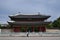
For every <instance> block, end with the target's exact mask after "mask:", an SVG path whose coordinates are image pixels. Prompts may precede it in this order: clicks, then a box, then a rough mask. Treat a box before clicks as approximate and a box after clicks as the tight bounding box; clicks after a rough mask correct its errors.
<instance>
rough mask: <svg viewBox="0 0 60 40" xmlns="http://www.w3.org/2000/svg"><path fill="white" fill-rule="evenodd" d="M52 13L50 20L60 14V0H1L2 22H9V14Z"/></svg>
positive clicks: (0, 13) (0, 15)
mask: <svg viewBox="0 0 60 40" xmlns="http://www.w3.org/2000/svg"><path fill="white" fill-rule="evenodd" d="M18 12H21V13H22V14H38V12H40V14H44V15H50V16H51V17H50V18H49V19H48V20H49V21H54V20H55V19H57V18H58V17H59V16H60V0H0V23H7V21H9V20H10V19H9V17H8V16H9V15H13V14H16V13H17V14H18Z"/></svg>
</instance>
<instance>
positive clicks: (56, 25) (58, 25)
mask: <svg viewBox="0 0 60 40" xmlns="http://www.w3.org/2000/svg"><path fill="white" fill-rule="evenodd" d="M52 26H53V27H54V28H59V29H60V17H59V18H58V19H57V20H55V21H54V22H53V24H52Z"/></svg>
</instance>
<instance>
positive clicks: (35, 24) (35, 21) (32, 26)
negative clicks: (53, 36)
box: [8, 14, 50, 32]
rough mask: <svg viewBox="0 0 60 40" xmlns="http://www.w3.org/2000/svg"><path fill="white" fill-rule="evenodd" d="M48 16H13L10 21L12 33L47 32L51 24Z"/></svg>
mask: <svg viewBox="0 0 60 40" xmlns="http://www.w3.org/2000/svg"><path fill="white" fill-rule="evenodd" d="M49 17H50V16H47V15H41V14H39V15H21V14H19V15H11V16H9V18H10V19H11V21H8V24H9V25H10V29H11V30H12V32H46V25H48V24H49V23H50V22H47V21H45V20H47V19H48V18H49Z"/></svg>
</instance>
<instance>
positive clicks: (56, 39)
mask: <svg viewBox="0 0 60 40" xmlns="http://www.w3.org/2000/svg"><path fill="white" fill-rule="evenodd" d="M0 40H60V37H0Z"/></svg>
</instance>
